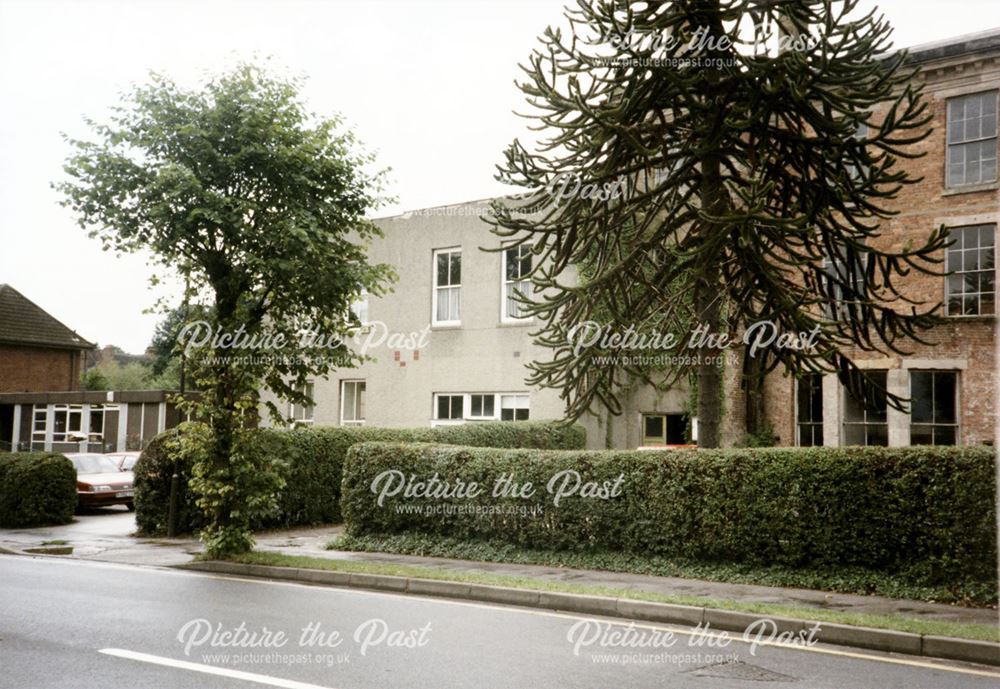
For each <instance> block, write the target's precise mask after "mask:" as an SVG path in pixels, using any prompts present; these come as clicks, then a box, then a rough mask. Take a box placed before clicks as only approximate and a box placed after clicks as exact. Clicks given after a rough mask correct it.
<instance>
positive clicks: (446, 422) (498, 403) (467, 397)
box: [431, 391, 531, 426]
mask: <svg viewBox="0 0 1000 689" xmlns="http://www.w3.org/2000/svg"><path fill="white" fill-rule="evenodd" d="M476 395H483V396H486V397H492V398H493V413H492V414H490V415H485V414H479V415H475V416H474V415H473V414H472V398H473V396H476ZM441 397H461V398H462V418H460V419H440V418H438V415H437V414H438V399H439V398H441ZM510 397H516V398H519V399H520V398H523V402H524V406H519V407H516V408H517V409H527V410H528V419H529V420H530V419H531V395H530V394H529V393H527V392H482V391H476V392H435V393H434V394H433V395H432V396H431V404H432V405H433V408H432V410H431V425H432V426H455V425H459V424H463V423H466V422H477V421H501V420H502V419H501V416H502V415H503V408H504V407H503V404H504V398H510Z"/></svg>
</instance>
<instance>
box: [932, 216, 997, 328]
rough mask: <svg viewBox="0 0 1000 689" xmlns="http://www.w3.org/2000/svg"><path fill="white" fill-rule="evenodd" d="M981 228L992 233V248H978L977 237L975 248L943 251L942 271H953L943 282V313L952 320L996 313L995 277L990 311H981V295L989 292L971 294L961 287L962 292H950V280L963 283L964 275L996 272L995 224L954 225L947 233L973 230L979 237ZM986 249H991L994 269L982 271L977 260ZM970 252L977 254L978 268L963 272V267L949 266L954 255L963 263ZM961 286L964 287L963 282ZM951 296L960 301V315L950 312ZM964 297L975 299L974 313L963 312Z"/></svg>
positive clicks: (980, 264) (961, 246) (962, 247)
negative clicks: (959, 255)
mask: <svg viewBox="0 0 1000 689" xmlns="http://www.w3.org/2000/svg"><path fill="white" fill-rule="evenodd" d="M983 228H988V229H989V231H990V232H992V234H993V246H992V247H983V246H980V244H979V238H978V236H977V239H976V246H975V247H974V248H968V247H965V246H964V245H960V246H958V247H957V248H956V247H955V246H949V247H948V248H947V249H945V250H944V271H945V273H951V272H952V271H954V275H946V276H945V279H944V280H945V282H944V313H945V315H946V316H950V317H952V318H962V317H966V316H970V317H973V318H975V317H978V316H992V315H994V314H995V313H996V312H997V307H996V299H997V288H996V287H997V286H996V277H994V281H993V292H992V294H993V308H992V309H991V310H990V311H983V295H984V294H990V292H982V291H976V292H973V291H971V290H970V291H964V287H963V291H962V292H952V291H951V286H950V283H951V280H952V278H958V279H959V280H960V281H963V280H964V279H965V278H964V276H965V275H968V274H971V273H986V272H989V271H990V270H994V271H995V270H996V261H997V234H996V233H997V224H996V223H977V224H974V225H956V226H954V227H950V228H948V231H949V233H951V232H953V231H956V230H957V231H962V230H972V229H975V230H976V231H977V235H980V236H981V234H982V230H983ZM952 239H957V237H952ZM988 248H992V249H993V266H994V267H993V268H992V269H990V268H985V269H984V268H983V263H982V261H980V260H979V255H980V253H981V252H982V251H983V250H984V249H988ZM970 251H971V252H975V253H976V254H977V257H976V265H977V267H978V269H977V270H965V267H964V265H960V266H958V267H957V268H955V267H954V266H952V265H951V264H952V260H953V259H952V257H953V256H954V255H956V254H961V255H962V257H963V262H964V255H965V254H966V253H967V252H970ZM994 275H995V273H994ZM962 284H963V285H964V282H963V283H962ZM953 295H954V296H957V297H959V298H960V299H961V300H962V312H961V313H953V312H952V309H951V297H952V296H953ZM966 297H976V312H975V313H967V312H966V311H965V298H966Z"/></svg>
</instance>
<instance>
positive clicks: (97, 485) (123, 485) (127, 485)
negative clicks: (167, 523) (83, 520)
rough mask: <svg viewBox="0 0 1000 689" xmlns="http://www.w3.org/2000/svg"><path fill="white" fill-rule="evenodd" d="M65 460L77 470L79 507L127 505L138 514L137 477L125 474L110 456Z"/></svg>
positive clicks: (88, 455)
mask: <svg viewBox="0 0 1000 689" xmlns="http://www.w3.org/2000/svg"><path fill="white" fill-rule="evenodd" d="M66 457H67V458H68V459H69V461H71V462H72V463H73V468H74V469H76V495H77V498H78V501H79V502H78V504H79V506H80V507H107V506H109V505H125V507H127V508H128V509H129V511H134V510H135V489H134V483H135V481H134V474H133V473H132V472H131V471H122V470H121V469H120V468H119V466H118V463H117V462H115V460H113V459H111V458H110V457H108V456H107V455H99V454H91V453H82V452H81V453H79V454H77V453H73V454H67V455H66Z"/></svg>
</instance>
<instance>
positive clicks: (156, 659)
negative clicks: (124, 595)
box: [98, 648, 331, 689]
mask: <svg viewBox="0 0 1000 689" xmlns="http://www.w3.org/2000/svg"><path fill="white" fill-rule="evenodd" d="M98 653H103V654H104V655H109V656H114V657H116V658H126V659H128V660H137V661H139V662H140V663H151V664H153V665H163V666H164V667H174V668H177V669H179V670H190V671H192V672H202V673H204V674H206V675H218V676H219V677H228V678H230V679H240V680H243V681H244V682H256V683H257V684H266V685H268V686H271V687H282V689H331V688H330V687H321V686H320V685H318V684H308V683H306V682H296V681H295V680H292V679H282V678H281V677H269V676H267V675H258V674H257V673H256V672H244V671H242V670H230V669H229V668H225V667H216V666H214V665H203V664H201V663H191V662H188V661H186V660H174V659H173V658H164V657H163V656H154V655H150V654H149V653H137V652H135V651H126V650H125V649H123V648H102V649H100V650H99V651H98Z"/></svg>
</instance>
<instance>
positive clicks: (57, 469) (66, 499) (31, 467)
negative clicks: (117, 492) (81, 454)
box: [0, 452, 77, 528]
mask: <svg viewBox="0 0 1000 689" xmlns="http://www.w3.org/2000/svg"><path fill="white" fill-rule="evenodd" d="M76 500H77V496H76V469H74V468H73V463H72V462H70V461H69V460H68V459H67V458H66V457H64V456H62V455H60V454H55V453H51V452H18V453H13V454H0V527H4V528H19V527H26V526H41V525H46V524H68V523H69V522H71V521H73V512H75V511H76Z"/></svg>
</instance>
